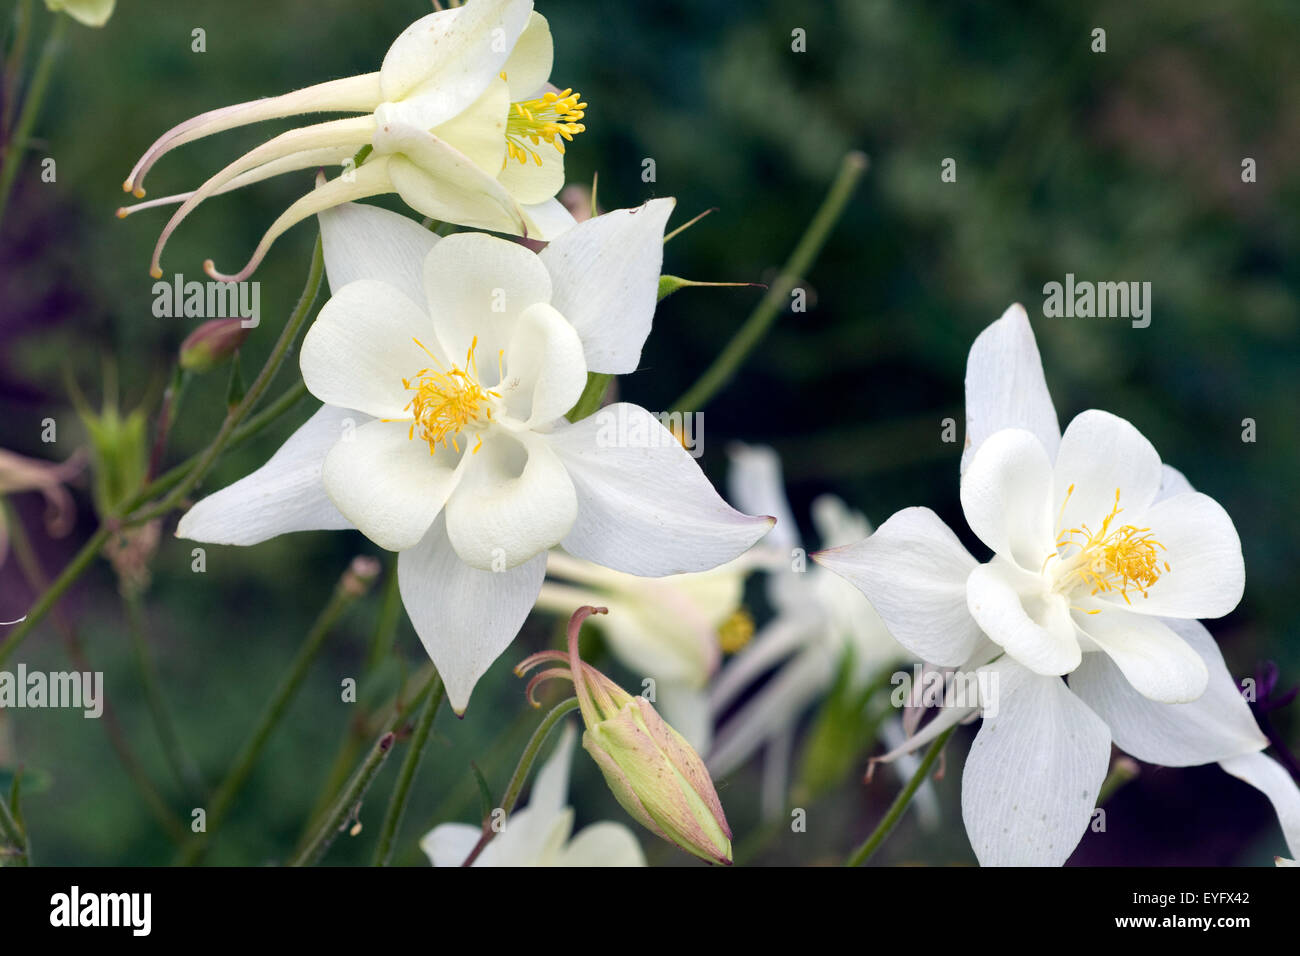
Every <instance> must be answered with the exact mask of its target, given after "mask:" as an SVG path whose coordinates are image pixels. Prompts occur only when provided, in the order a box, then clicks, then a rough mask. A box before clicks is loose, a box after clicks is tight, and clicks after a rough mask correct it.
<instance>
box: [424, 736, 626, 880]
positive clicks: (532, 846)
mask: <svg viewBox="0 0 1300 956" xmlns="http://www.w3.org/2000/svg"><path fill="white" fill-rule="evenodd" d="M576 740H577V733H576V731H575V730H574V727H573V723H572V721H568V722H566V723H565V727H564V734H563V736H562V737H561V738H560V742H559V743H558V744H556V746H555V750H554V751H552V753H551V756H550V757H549V758H548V759H547V761H546V763H544V764H543V765H542V768H541V770H539V771H538V772H537V782H536V783H534V784H533V791H532V794H531V795H530V796H529V798H528V806H526V807H524V808H523V809H522V810H516V811H515V812H514V813H512V814H510V816H509V817H508V818H507V819H506V821H505V826H504V827H503V828H502V830H501V832H500V833H498V834H497V835H496V836H495V837H493V838H492V841H491V842H490V843H488V845H487V846H485V847H484V848H483V852H482V853H480V854H479V855H478V858H477V859H475V860H474V862H473V863H471V864H470V865H471V866H645V865H646V863H645V854H644V853H642V852H641V844H640V843H638V842H637V838H636V834H634V833H633V832H632V831H631V830H630V829H628V828H627V827H625V826H624V825H623V824H621V823H612V822H602V823H593V824H592V825H591V826H588V827H585V828H584V829H582V830H581V831H579V832H578V833H577V834H574V835H573V836H572V838H570V834H573V808H572V807H570V806H569V805H568V797H567V794H568V790H569V773H570V770H571V768H572V765H573V745H574V743H575V741H576ZM482 834H483V830H482V828H481V827H475V826H470V825H469V824H468V823H443V824H440V825H438V826H436V827H434V828H433V829H432V830H431V831H430V832H429V833H427V834H425V837H424V839H423V840H421V841H420V848H421V849H422V850H424V852H425V854H426V855H427V856H428V857H429V862H431V863H432V864H433V865H434V866H460V865H461V864H463V863H464V862H465V859H466V858H467V857H468V856H469V855H470V853H471V852H472V851H473V849H474V846H475V844H477V843H478V841H479V837H480V836H482Z"/></svg>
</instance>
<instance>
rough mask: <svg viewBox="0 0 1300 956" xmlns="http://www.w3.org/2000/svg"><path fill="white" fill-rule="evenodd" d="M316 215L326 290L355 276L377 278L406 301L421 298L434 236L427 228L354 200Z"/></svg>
mask: <svg viewBox="0 0 1300 956" xmlns="http://www.w3.org/2000/svg"><path fill="white" fill-rule="evenodd" d="M317 218H318V219H319V220H320V231H321V241H322V243H323V246H324V251H325V275H326V276H328V277H329V283H330V289H331V290H332V291H334V292H338V291H339V290H340V289H342V288H343V287H344V286H345V285H347V284H348V283H349V282H355V281H356V280H357V279H377V280H379V281H380V282H385V283H387V284H388V285H390V286H392V287H393V288H394V289H397V291H399V292H401V293H402V294H403V295H404V296H406V297H407V298H408V299H410V300H411V301H412V302H423V301H424V282H423V269H424V259H425V257H426V256H427V255H428V254H429V250H430V249H432V248H433V245H434V243H436V242H437V241H438V237H437V236H435V235H434V234H433V233H432V232H431V231H429V230H428V229H425V228H424V227H423V226H421V225H420V224H419V223H418V222H415V221H414V220H411V219H408V218H406V217H405V216H399V215H398V214H397V213H395V212H389V211H388V210H387V209H380V208H379V207H378V206H366V205H362V204H360V203H354V202H349V203H343V205H341V206H334V207H333V208H332V209H326V210H325V211H324V212H322V213H320V214H319V216H317Z"/></svg>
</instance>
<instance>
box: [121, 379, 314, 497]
mask: <svg viewBox="0 0 1300 956" xmlns="http://www.w3.org/2000/svg"><path fill="white" fill-rule="evenodd" d="M306 395H307V386H306V385H305V384H304V383H303V382H302V381H298V382H296V383H295V384H293V385H291V386H290V387H289V388H287V389H285V391H284V393H283V394H281V395H280V396H279V397H278V398H276V400H275V401H273V402H271V404H269V405H267V406H266V408H264V409H262V410H261V411H260V412H258V413H257V414H256V415H254V416H252V417H251V418H250V419H249V420H248V421H246V422H244V424H242V425H240V426H239V427H238V428H236V429H235V432H234V434H233V435H231V436H230V441H228V442H227V443H226V451H230V450H231V449H232V448H238V447H239V446H240V445H242V444H243V443H244V442H246V441H248V439H250V438H252V437H253V436H254V435H257V434H258V433H259V432H262V431H264V430H265V429H266V427H267V426H268V425H270V424H271V423H273V422H274V421H275V420H276V419H278V418H279V417H280V416H281V415H283V414H284V413H285V412H287V411H288V410H289V409H291V408H293V406H294V405H297V404H298V402H299V401H301V400H302V399H303V398H304V397H305V396H306ZM201 455H202V452H200V453H199V454H196V455H193V456H191V457H190V458H187V459H186V460H185V461H183V462H181V463H180V464H179V465H176V466H175V467H174V468H170V469H168V470H167V471H166V472H164V473H163V474H162V475H161V476H160V477H158V478H157V479H155V480H154V481H153V482H151V483H150V484H148V485H146V486H145V487H144V488H143V489H141V490H140V492H139V493H137V494H136V496H135V497H134V498H132V499H131V501H130V503H129V504H128V505H127V511H128V512H129V511H130V510H131V509H134V508H138V507H140V505H142V504H144V503H145V502H146V501H149V500H150V499H153V498H156V497H158V496H159V495H161V494H163V493H164V492H167V491H169V490H171V489H172V488H175V487H176V486H177V485H178V484H180V482H181V480H182V479H184V478H185V477H186V476H187V475H189V474H190V472H192V471H193V470H194V467H195V466H196V465H197V464H198V463H199V458H200V456H201Z"/></svg>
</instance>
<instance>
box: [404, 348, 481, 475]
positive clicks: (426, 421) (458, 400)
mask: <svg viewBox="0 0 1300 956" xmlns="http://www.w3.org/2000/svg"><path fill="white" fill-rule="evenodd" d="M412 341H413V342H415V344H416V345H418V346H419V347H420V348H421V349H422V350H423V351H424V354H425V355H427V356H429V358H431V359H433V362H434V365H435V366H437V367H436V368H422V369H420V371H418V372H416V373H415V377H414V378H413V379H406V378H404V379H402V386H403V387H404V388H407V389H410V390H411V391H413V392H415V395H414V396H413V397H412V398H411V400H410V401H409V402H407V404H406V408H405V409H403V410H404V411H409V412H410V413H411V428H410V431H409V432H408V433H407V437H408V438H410V439H412V440H414V438H415V432H416V429H419V432H420V437H421V438H422V439H424V440H425V441H426V442H428V443H429V454H430V455H432V454H433V453H434V452H435V451H436V450H437V447H438V446H439V445H442V447H443V448H446V447H447V442H448V441H449V440H450V442H451V446H452V448H454V449H455V450H456V451H458V452H459V451H460V444H459V443H458V442H457V440H456V437H457V436H458V435H459V434H460V432H461V430H462V429H463V428H465V426H467V425H470V424H473V423H476V422H480V421H491V420H492V407H491V404H490V403H489V399H492V398H500V397H501V396H500V395H499V394H498V393H497V392H494V391H490V390H488V389H485V388H483V386H482V385H480V384H479V381H478V365H477V363H476V362H475V359H474V350H475V349H476V348H478V337H477V336H476V337H475V338H474V340H473V341H472V342H471V343H470V346H469V352H468V353H466V355H465V367H464V368H459V367H457V366H455V365H453V366H452V367H451V368H450V369H449V370H444V369H443V368H442V363H441V362H439V361H438V358H437V356H435V355H434V354H433V353H432V352H430V351H429V350H428V349H427V348H425V346H424V344H423V343H422V342H421V341H420V340H419V339H412ZM498 358H499V356H498ZM484 406H487V407H486V408H485V407H484ZM482 444H483V436H482V435H480V436H479V437H478V441H477V442H476V443H475V445H474V451H475V452H477V451H478V450H479V447H480V446H481V445H482Z"/></svg>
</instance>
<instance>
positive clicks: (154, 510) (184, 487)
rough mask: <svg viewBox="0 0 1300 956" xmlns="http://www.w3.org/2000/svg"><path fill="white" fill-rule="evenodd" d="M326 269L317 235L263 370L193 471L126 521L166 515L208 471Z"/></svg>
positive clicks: (276, 367) (294, 334)
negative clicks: (304, 282)
mask: <svg viewBox="0 0 1300 956" xmlns="http://www.w3.org/2000/svg"><path fill="white" fill-rule="evenodd" d="M324 272H325V255H324V251H323V249H322V246H321V240H320V237H319V236H317V237H316V248H315V249H314V250H313V251H312V256H311V266H310V268H309V269H308V272H307V285H306V287H305V288H304V289H303V290H302V295H301V296H300V297H299V299H298V304H297V305H295V306H294V308H293V312H291V313H290V315H289V320H288V321H287V322H286V323H285V325H284V329H283V330H282V331H281V332H280V338H279V339H277V340H276V343H275V346H274V347H273V348H272V349H271V354H270V355H269V356H268V357H267V359H266V364H265V365H263V366H262V370H261V371H260V372H258V373H257V378H255V379H253V383H252V384H251V385H249V386H248V391H247V392H245V393H244V397H243V399H242V400H241V401H240V402H239V404H238V405H236V406H235V407H234V408H233V409H231V410H230V412H229V414H227V415H226V419H225V421H223V422H222V423H221V428H220V430H219V431H218V432H217V436H216V437H215V438H214V439H212V442H211V444H209V445H208V447H207V448H206V449H205V450H204V451H203V452H202V454H201V455H200V456H199V460H198V462H197V464H195V466H194V470H193V471H191V472H190V473H189V474H188V475H186V476H185V478H183V479H182V480H181V481H180V483H179V484H177V485H176V487H174V488H172V490H171V491H170V492H169V493H168V494H167V496H166V497H164V498H163V500H162V501H160V502H158V503H157V504H155V505H153V506H152V507H148V508H145V509H143V510H142V511H138V512H135V513H133V514H132V515H131V516H130V517H129V518H128V521H129V522H130V523H131V524H143V523H144V522H146V521H150V520H152V519H154V518H158V517H161V516H162V515H165V514H167V513H168V512H169V511H171V510H172V509H173V508H175V507H176V506H177V505H179V504H180V503H181V501H182V500H183V499H184V498H185V496H186V495H187V494H189V492H190V489H191V488H193V487H194V486H195V485H197V484H198V483H199V480H200V479H201V478H202V477H203V476H204V475H206V474H207V472H208V469H209V468H211V467H212V465H213V464H214V463H215V462H216V460H217V458H219V457H220V456H221V453H222V452H224V451H225V449H226V445H227V444H228V443H229V442H230V439H231V438H232V437H233V435H234V432H235V428H236V427H237V426H238V425H239V423H240V422H241V421H243V420H244V418H245V417H246V416H247V415H248V413H249V412H250V411H252V409H253V406H254V405H256V404H257V402H258V400H259V399H260V398H261V397H262V394H263V393H264V392H265V391H266V390H267V388H268V387H269V386H270V384H271V380H272V379H274V378H275V375H276V373H277V372H279V371H280V366H281V364H283V362H284V359H285V356H286V355H287V354H288V352H289V349H290V347H291V346H292V345H293V343H294V341H295V340H296V339H297V338H298V333H299V331H301V329H302V326H303V324H304V323H305V322H306V321H307V316H308V315H310V314H311V307H312V304H313V303H314V302H315V301H316V295H317V293H318V292H319V291H320V284H321V277H322V276H323V275H324Z"/></svg>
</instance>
